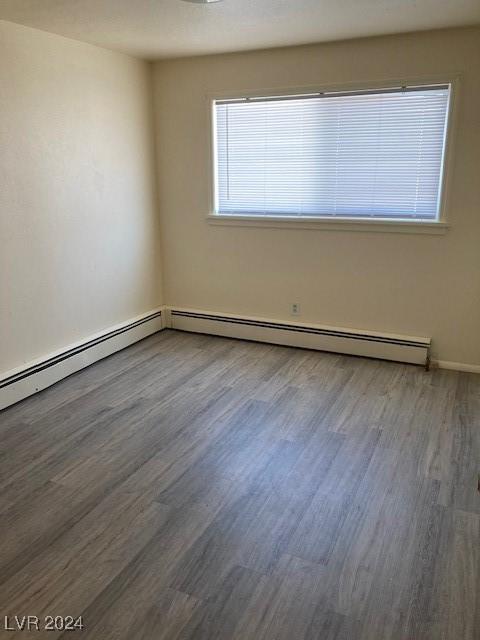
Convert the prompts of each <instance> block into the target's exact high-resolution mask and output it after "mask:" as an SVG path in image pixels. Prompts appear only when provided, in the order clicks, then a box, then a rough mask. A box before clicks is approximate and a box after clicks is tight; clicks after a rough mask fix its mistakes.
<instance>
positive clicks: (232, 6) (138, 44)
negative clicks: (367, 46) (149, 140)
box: [0, 0, 480, 59]
mask: <svg viewBox="0 0 480 640" xmlns="http://www.w3.org/2000/svg"><path fill="white" fill-rule="evenodd" d="M0 19H4V20H10V21H12V22H18V23H20V24H24V25H28V26H31V27H36V28H38V29H43V30H45V31H51V32H53V33H58V34H61V35H64V36H67V37H70V38H76V39H78V40H84V41H86V42H90V43H93V44H98V45H101V46H104V47H108V48H110V49H118V50H121V51H125V52H127V53H130V54H133V55H137V56H141V57H145V58H150V59H152V58H165V57H174V56H184V55H196V54H205V53H217V52H224V51H241V50H246V49H260V48H268V47H277V46H283V45H295V44H305V43H310V42H321V41H326V40H337V39H343V38H353V37H359V36H371V35H380V34H387V33H401V32H405V31H417V30H423V29H435V28H441V27H451V26H463V25H471V24H479V23H480V0H223V1H222V2H215V3H211V4H206V5H202V4H190V3H187V2H182V0H0Z"/></svg>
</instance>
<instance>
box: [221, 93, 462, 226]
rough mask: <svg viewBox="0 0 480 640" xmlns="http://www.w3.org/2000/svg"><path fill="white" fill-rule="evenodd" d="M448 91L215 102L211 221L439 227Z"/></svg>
mask: <svg viewBox="0 0 480 640" xmlns="http://www.w3.org/2000/svg"><path fill="white" fill-rule="evenodd" d="M449 95H450V85H435V86H422V87H418V86H412V87H399V88H392V89H384V90H376V91H358V92H342V93H338V92H335V93H333V92H331V93H316V94H311V95H310V94H309V95H305V94H303V95H293V96H272V97H254V98H240V99H233V100H216V101H215V102H214V105H213V108H214V137H215V165H216V166H215V173H216V185H215V203H216V204H215V213H217V214H222V215H224V216H228V215H234V214H236V215H244V216H262V217H264V216H267V217H268V216H274V217H279V216H286V217H291V216H299V217H309V218H310V217H322V218H325V217H327V218H330V217H333V216H336V217H337V218H349V219H352V218H353V219H360V220H362V219H369V220H370V219H372V218H373V219H377V220H378V219H381V220H385V219H387V220H412V221H438V220H439V207H440V195H441V183H442V169H443V158H444V149H445V132H446V124H447V114H448V103H449Z"/></svg>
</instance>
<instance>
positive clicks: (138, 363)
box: [0, 331, 480, 640]
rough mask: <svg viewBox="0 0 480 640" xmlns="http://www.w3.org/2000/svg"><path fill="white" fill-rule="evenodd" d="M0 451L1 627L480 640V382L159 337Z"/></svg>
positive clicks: (106, 368)
mask: <svg viewBox="0 0 480 640" xmlns="http://www.w3.org/2000/svg"><path fill="white" fill-rule="evenodd" d="M0 436H1V439H0V529H1V532H0V533H1V537H0V578H1V579H0V616H1V623H2V625H3V616H5V615H8V616H14V615H36V616H39V617H43V616H45V615H53V616H55V615H62V616H67V615H72V616H79V615H82V616H83V622H84V624H85V629H84V630H83V631H76V632H73V631H68V632H64V633H63V636H62V637H64V638H74V637H78V638H81V639H82V640H87V639H88V640H92V639H94V640H122V639H125V640H140V639H142V640H177V639H181V640H187V639H194V640H213V639H219V640H220V639H221V640H263V639H268V640H274V639H275V640H277V639H278V640H280V639H281V640H304V639H308V640H333V639H336V640H340V639H341V640H394V639H395V640H400V639H402V640H417V639H418V640H420V639H421V640H426V639H429V640H478V639H479V638H480V577H479V569H480V538H479V522H480V493H479V492H478V490H477V477H478V472H479V471H480V376H479V375H474V374H465V373H458V372H452V371H440V370H436V371H432V372H430V373H426V372H425V371H423V369H422V368H420V367H415V366H411V365H402V364H396V363H389V362H381V361H375V360H368V359H362V358H353V357H346V356H340V355H334V354H327V353H318V352H313V351H305V350H299V349H291V348H286V347H278V346H271V345H265V344H255V343H249V342H242V341H236V340H229V339H224V338H215V337H208V336H201V335H194V334H188V333H180V332H175V331H164V332H162V333H159V334H156V335H154V336H151V337H150V338H148V339H146V340H143V341H142V342H139V343H137V344H136V345H133V346H132V347H130V348H128V349H126V350H124V351H122V352H119V353H117V354H115V355H114V356H111V357H110V358H107V359H105V360H103V361H101V362H99V363H97V364H95V365H94V366H92V367H90V368H88V369H86V370H84V371H82V372H79V373H78V374H75V375H74V376H71V377H70V378H68V379H66V380H64V381H62V382H60V383H58V384H57V385H55V386H54V387H51V388H50V389H48V390H46V391H44V392H42V393H41V394H38V395H37V396H34V397H32V398H29V399H27V400H25V401H24V402H22V403H19V404H17V405H15V406H14V407H11V408H9V409H7V410H5V411H3V412H2V413H0ZM59 635H61V634H58V633H54V632H47V631H40V632H31V633H30V634H26V633H19V632H17V633H15V632H7V631H0V636H1V637H2V638H3V637H6V638H17V637H18V638H20V637H32V638H53V637H58V636H59Z"/></svg>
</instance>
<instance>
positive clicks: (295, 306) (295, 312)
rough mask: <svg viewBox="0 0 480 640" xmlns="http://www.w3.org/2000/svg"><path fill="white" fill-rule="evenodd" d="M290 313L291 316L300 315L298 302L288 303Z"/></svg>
mask: <svg viewBox="0 0 480 640" xmlns="http://www.w3.org/2000/svg"><path fill="white" fill-rule="evenodd" d="M290 313H291V314H292V316H299V315H300V304H299V303H298V302H292V304H291V305H290Z"/></svg>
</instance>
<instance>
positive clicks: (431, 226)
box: [207, 213, 449, 235]
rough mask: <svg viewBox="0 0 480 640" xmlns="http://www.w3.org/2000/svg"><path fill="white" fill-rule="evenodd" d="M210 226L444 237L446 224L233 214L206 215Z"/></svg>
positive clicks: (446, 228) (421, 221)
mask: <svg viewBox="0 0 480 640" xmlns="http://www.w3.org/2000/svg"><path fill="white" fill-rule="evenodd" d="M207 221H208V223H209V224H213V225H226V226H233V227H259V228H261V227H266V228H273V229H317V230H327V231H340V230H341V231H376V232H382V233H420V234H427V235H443V234H445V233H446V232H447V230H448V228H449V225H448V224H447V223H446V222H426V221H424V220H419V221H418V222H414V221H412V220H382V219H378V218H377V219H372V220H368V219H363V220H358V219H354V218H320V217H306V216H305V217H300V216H246V215H238V214H237V215H235V214H223V215H222V214H218V213H214V214H209V215H208V216H207Z"/></svg>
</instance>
